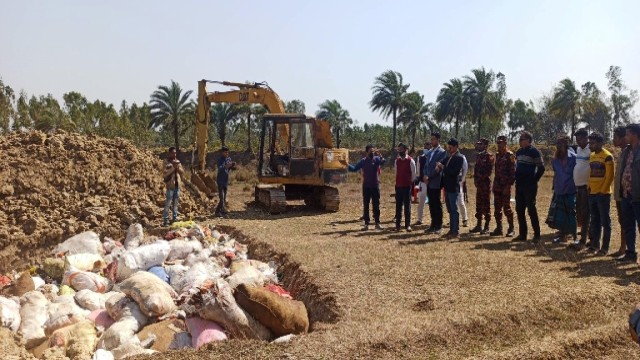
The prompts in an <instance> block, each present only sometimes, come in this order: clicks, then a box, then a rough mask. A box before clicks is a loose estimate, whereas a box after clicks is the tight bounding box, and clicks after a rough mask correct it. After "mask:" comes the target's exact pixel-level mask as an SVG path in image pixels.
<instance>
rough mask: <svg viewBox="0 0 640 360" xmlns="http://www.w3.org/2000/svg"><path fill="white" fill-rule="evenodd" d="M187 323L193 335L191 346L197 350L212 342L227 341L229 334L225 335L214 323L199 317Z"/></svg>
mask: <svg viewBox="0 0 640 360" xmlns="http://www.w3.org/2000/svg"><path fill="white" fill-rule="evenodd" d="M185 321H186V323H187V329H189V333H190V334H191V340H192V343H191V344H192V346H193V347H194V348H196V349H198V348H199V347H201V346H202V345H205V344H208V343H210V342H214V341H224V340H227V334H225V333H224V329H223V328H222V327H221V326H220V325H218V324H217V323H215V322H213V321H208V320H204V319H201V318H199V317H190V318H187V319H186V320H185Z"/></svg>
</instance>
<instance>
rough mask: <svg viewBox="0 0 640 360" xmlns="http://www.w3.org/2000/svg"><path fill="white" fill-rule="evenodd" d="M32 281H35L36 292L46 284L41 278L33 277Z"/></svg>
mask: <svg viewBox="0 0 640 360" xmlns="http://www.w3.org/2000/svg"><path fill="white" fill-rule="evenodd" d="M31 280H32V281H33V287H35V290H38V289H40V288H41V287H42V286H44V284H45V282H44V280H42V278H41V277H40V276H32V277H31Z"/></svg>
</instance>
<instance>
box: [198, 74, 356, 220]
mask: <svg viewBox="0 0 640 360" xmlns="http://www.w3.org/2000/svg"><path fill="white" fill-rule="evenodd" d="M211 83H213V84H218V85H223V86H229V87H233V88H236V89H233V90H229V91H214V92H208V91H207V84H211ZM212 103H229V104H260V105H263V106H264V107H265V108H266V109H267V113H266V114H265V115H264V116H263V118H262V124H261V131H260V149H259V153H258V166H257V174H258V181H259V184H258V185H257V186H256V187H255V200H256V202H257V203H259V204H261V205H263V206H264V207H266V208H267V209H268V211H269V212H270V213H272V214H277V213H283V212H285V211H286V206H287V200H304V203H305V204H306V205H307V206H310V207H317V208H320V209H323V210H326V211H338V209H339V207H340V195H339V193H338V189H337V188H336V187H335V185H337V184H340V183H343V182H346V180H347V165H346V164H347V162H348V160H349V153H348V150H347V149H335V148H333V143H332V138H331V131H330V128H329V123H328V122H326V121H324V120H318V119H314V118H311V117H307V116H305V115H304V114H288V113H286V111H285V108H284V104H283V103H282V101H281V100H280V97H279V96H278V94H277V93H276V92H275V91H273V90H272V89H271V88H270V87H269V86H268V85H267V84H266V83H252V84H245V83H237V82H229V81H211V80H200V81H199V82H198V102H197V108H196V121H195V136H194V151H197V153H198V159H197V161H194V160H192V164H194V166H192V176H191V178H192V182H193V183H194V184H195V185H196V186H197V187H198V188H199V189H200V191H202V192H204V193H205V194H206V195H207V196H212V195H213V194H214V193H215V192H216V190H215V189H216V188H217V186H216V182H215V180H214V179H213V178H212V177H211V176H209V175H208V174H206V156H207V149H208V133H209V122H210V118H211V115H210V108H211V104H212ZM192 156H193V157H194V158H195V155H192Z"/></svg>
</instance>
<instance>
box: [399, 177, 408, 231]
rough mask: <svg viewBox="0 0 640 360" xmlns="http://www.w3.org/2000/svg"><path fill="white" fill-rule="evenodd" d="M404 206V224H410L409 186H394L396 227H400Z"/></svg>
mask: <svg viewBox="0 0 640 360" xmlns="http://www.w3.org/2000/svg"><path fill="white" fill-rule="evenodd" d="M403 206H404V226H405V227H408V226H410V225H411V187H410V186H407V187H396V227H397V228H399V227H400V220H401V219H402V207H403Z"/></svg>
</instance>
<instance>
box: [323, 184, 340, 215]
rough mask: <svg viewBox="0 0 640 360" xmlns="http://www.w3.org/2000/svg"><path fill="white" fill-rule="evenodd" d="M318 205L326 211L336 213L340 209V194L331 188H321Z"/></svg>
mask: <svg viewBox="0 0 640 360" xmlns="http://www.w3.org/2000/svg"><path fill="white" fill-rule="evenodd" d="M320 205H321V206H322V208H323V209H324V210H326V211H338V210H339V209H340V193H339V192H338V189H336V188H334V187H331V186H323V187H322V191H321V194H320Z"/></svg>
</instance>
